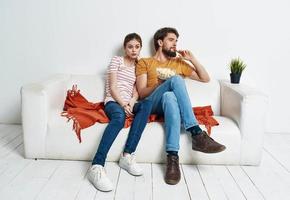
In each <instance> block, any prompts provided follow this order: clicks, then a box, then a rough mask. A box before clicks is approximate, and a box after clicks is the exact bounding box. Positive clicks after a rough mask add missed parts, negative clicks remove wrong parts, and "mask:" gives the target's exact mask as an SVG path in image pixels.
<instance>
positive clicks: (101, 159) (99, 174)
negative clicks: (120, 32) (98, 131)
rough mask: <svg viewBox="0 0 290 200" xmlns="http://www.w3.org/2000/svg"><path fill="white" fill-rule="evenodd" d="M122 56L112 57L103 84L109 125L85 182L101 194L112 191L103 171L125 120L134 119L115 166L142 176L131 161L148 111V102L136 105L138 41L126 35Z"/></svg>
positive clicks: (134, 162)
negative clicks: (104, 85) (127, 118)
mask: <svg viewBox="0 0 290 200" xmlns="http://www.w3.org/2000/svg"><path fill="white" fill-rule="evenodd" d="M123 47H124V52H125V56H123V57H120V56H115V57H113V58H112V61H111V63H110V65H109V68H108V71H107V74H108V77H107V81H106V97H105V100H104V102H105V112H106V115H107V116H108V117H109V119H110V122H109V124H108V126H107V127H106V129H105V131H104V134H103V136H102V139H101V142H100V144H99V147H98V150H97V153H96V155H95V157H94V159H93V162H92V167H91V168H90V170H89V173H88V179H89V180H90V181H91V182H92V184H93V185H94V186H95V187H96V188H97V189H98V190H101V191H111V190H113V184H112V182H111V181H110V179H109V178H108V177H107V175H106V172H105V170H104V165H105V160H106V157H107V154H108V151H109V149H110V147H111V146H112V144H113V142H114V140H115V138H116V137H117V135H118V133H119V132H120V130H121V129H122V128H123V127H124V122H125V118H126V116H132V115H134V120H133V122H132V125H131V128H130V131H129V134H128V138H127V141H126V145H125V148H124V151H123V153H122V154H121V156H120V160H119V166H120V167H121V168H123V169H125V170H126V171H128V172H129V173H130V174H132V175H134V176H140V175H142V170H141V168H140V167H139V166H138V164H137V163H136V161H135V158H134V152H135V150H136V147H137V145H138V142H139V140H140V137H141V134H142V132H143V130H144V128H145V126H146V123H147V119H148V117H149V115H150V111H151V101H149V100H144V101H141V102H138V103H137V102H136V101H137V99H138V93H137V90H136V86H135V81H136V77H135V64H136V62H137V59H138V56H139V53H140V50H141V47H142V40H141V37H140V36H139V35H138V34H136V33H131V34H128V35H127V36H126V37H125V39H124V43H123Z"/></svg>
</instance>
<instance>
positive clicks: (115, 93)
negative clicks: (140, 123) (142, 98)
mask: <svg viewBox="0 0 290 200" xmlns="http://www.w3.org/2000/svg"><path fill="white" fill-rule="evenodd" d="M109 84H110V89H111V95H112V97H113V99H114V100H115V101H116V102H117V103H118V104H120V105H121V106H122V107H123V108H124V109H125V112H126V114H127V115H133V113H132V111H131V108H130V106H129V105H128V103H126V102H125V101H124V100H123V99H122V98H121V95H120V92H119V89H118V87H117V72H111V73H110V75H109Z"/></svg>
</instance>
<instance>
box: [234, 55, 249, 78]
mask: <svg viewBox="0 0 290 200" xmlns="http://www.w3.org/2000/svg"><path fill="white" fill-rule="evenodd" d="M246 66H247V65H246V64H245V63H244V62H243V61H242V60H241V59H240V58H233V59H232V60H231V63H230V70H231V74H230V75H231V83H240V78H241V75H242V72H243V71H244V69H245V68H246Z"/></svg>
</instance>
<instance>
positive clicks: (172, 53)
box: [162, 49, 176, 58]
mask: <svg viewBox="0 0 290 200" xmlns="http://www.w3.org/2000/svg"><path fill="white" fill-rule="evenodd" d="M162 52H163V53H164V55H165V56H167V57H170V58H173V57H176V51H171V50H167V49H162Z"/></svg>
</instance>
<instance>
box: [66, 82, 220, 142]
mask: <svg viewBox="0 0 290 200" xmlns="http://www.w3.org/2000/svg"><path fill="white" fill-rule="evenodd" d="M192 109H193V111H194V114H195V116H196V118H197V120H198V122H199V124H202V125H205V127H206V129H207V132H208V134H210V132H211V127H212V126H217V125H219V123H218V122H217V121H216V120H215V119H214V118H213V117H212V116H213V111H212V109H211V106H203V107H194V108H192ZM63 110H64V111H63V112H62V113H61V116H64V117H67V118H68V121H69V120H71V119H72V120H73V130H74V131H75V132H76V135H77V137H78V139H79V142H81V141H82V139H81V130H82V129H85V128H88V127H90V126H92V125H94V124H95V123H96V122H99V123H108V122H109V119H108V117H107V116H106V114H105V111H104V102H99V103H91V102H89V101H88V100H87V99H86V98H85V97H83V96H82V95H81V93H80V90H78V89H77V86H76V85H74V86H73V87H72V89H71V90H68V91H67V96H66V100H65V103H64V108H63ZM132 121H133V117H127V118H126V121H125V125H124V127H125V128H127V127H129V126H130V125H131V123H132ZM162 121H163V118H162V117H158V116H157V115H150V116H149V119H148V122H162Z"/></svg>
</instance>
